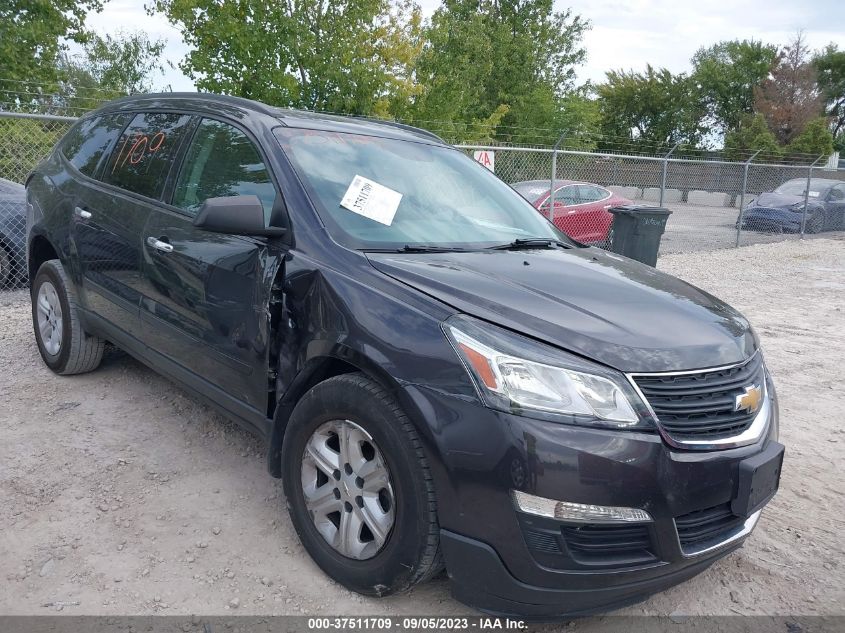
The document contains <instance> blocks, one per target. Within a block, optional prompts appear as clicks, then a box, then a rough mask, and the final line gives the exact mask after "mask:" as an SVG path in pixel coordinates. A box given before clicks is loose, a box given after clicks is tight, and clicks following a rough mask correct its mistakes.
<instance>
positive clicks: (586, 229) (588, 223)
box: [511, 180, 632, 244]
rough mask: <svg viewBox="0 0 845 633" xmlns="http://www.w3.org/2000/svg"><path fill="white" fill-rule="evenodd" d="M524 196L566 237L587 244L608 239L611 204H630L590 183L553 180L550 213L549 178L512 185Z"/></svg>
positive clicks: (626, 200)
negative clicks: (553, 191) (553, 190)
mask: <svg viewBox="0 0 845 633" xmlns="http://www.w3.org/2000/svg"><path fill="white" fill-rule="evenodd" d="M511 187H513V188H514V189H516V191H517V193H519V194H520V195H521V196H522V197H523V198H525V199H526V200H528V202H530V203H531V204H532V205H534V206H535V207H536V208H537V210H538V211H540V213H542V214H543V215H544V216H546V217H547V218H549V219H550V220H551V221H552V222H554V225H555V226H556V227H557V228H559V229H560V230H561V231H563V232H564V233H566V234H567V235H569V237H571V238H573V239H576V240H578V241H579V242H584V243H586V244H596V243H599V244H601V243H603V242H605V240H607V236H608V232H609V231H610V224H611V222H612V221H613V215H611V214H610V213H608V211H607V210H608V209H609V208H610V207H615V206H619V205H623V204H632V202H631V201H630V200H628V199H627V198H623V197H621V196H617V195H616V194H615V193H613V192H612V191H610V190H609V189H606V188H604V187H600V186H599V185H594V184H592V183H589V182H577V181H573V180H558V181H556V182H555V197H554V206H553V208H551V214H550V213H549V211H550V207H549V181H548V180H525V181H523V182H516V183H513V184H512V185H511Z"/></svg>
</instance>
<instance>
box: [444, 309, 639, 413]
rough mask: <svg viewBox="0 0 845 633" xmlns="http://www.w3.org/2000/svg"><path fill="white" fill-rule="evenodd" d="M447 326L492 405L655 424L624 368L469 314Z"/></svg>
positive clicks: (516, 410)
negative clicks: (608, 366)
mask: <svg viewBox="0 0 845 633" xmlns="http://www.w3.org/2000/svg"><path fill="white" fill-rule="evenodd" d="M443 329H444V331H445V332H446V336H447V337H448V338H449V341H450V342H451V343H452V346H453V347H454V348H455V351H456V352H457V354H458V356H459V357H460V358H461V360H462V361H463V364H464V366H465V367H466V369H467V371H468V372H469V374H470V376H472V378H473V381H474V382H475V385H476V387H477V389H478V393H479V395H480V396H481V399H482V400H483V402H484V403H485V404H486V405H487V406H488V407H490V408H493V409H498V410H500V411H505V412H507V413H516V414H519V415H527V416H530V417H540V418H543V419H554V420H558V421H561V422H568V423H571V424H586V425H590V426H604V427H611V428H631V427H640V428H641V427H651V426H652V424H651V419H650V416H649V414H648V410H647V408H646V407H645V405H644V404H643V403H642V401H641V400H640V399H639V397H638V396H637V395H636V393H635V392H634V390H633V388H631V386H630V385H629V383H628V381H627V380H626V379H625V377H624V376H623V375H622V374H621V373H619V372H615V371H613V370H610V369H606V368H604V367H602V366H601V365H597V364H595V363H591V362H589V361H586V360H583V359H581V358H579V357H577V356H574V355H572V354H568V353H566V352H563V351H560V350H557V349H554V348H552V347H548V346H546V345H542V344H540V343H537V342H535V341H533V340H531V339H528V338H524V337H522V336H518V335H516V334H513V333H511V332H509V331H507V330H504V329H501V328H498V327H495V326H493V325H488V324H485V323H483V322H481V321H477V320H475V319H472V318H469V317H465V316H456V317H452V318H450V319H449V320H447V321H446V322H445V323H444V324H443Z"/></svg>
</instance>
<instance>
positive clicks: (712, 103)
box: [691, 40, 777, 134]
mask: <svg viewBox="0 0 845 633" xmlns="http://www.w3.org/2000/svg"><path fill="white" fill-rule="evenodd" d="M776 57H777V48H776V47H775V46H771V45H769V44H763V43H762V42H759V41H756V40H742V41H740V40H732V41H725V42H719V43H717V44H714V45H713V46H710V47H709V48H700V49H699V50H698V52H697V53H696V54H695V55H694V56H693V58H692V60H691V61H692V67H693V72H692V78H693V81H694V82H695V83H696V84H697V85H698V88H699V90H700V91H701V95H702V98H703V99H704V105H705V107H706V108H707V117H708V119H709V120H710V121H712V123H713V125H714V126H715V128H716V129H717V130H718V131H719V132H721V133H723V134H724V133H726V132H728V131H729V130H733V129H735V128H736V127H737V126H738V125H739V123H740V120H741V119H742V117H743V116H744V115H746V114H751V113H752V112H753V109H754V89H755V88H756V87H757V86H759V85H761V84H762V83H763V81H764V80H765V79H766V78H767V77H768V75H769V71H770V70H771V68H772V65H773V64H774V63H775V59H776Z"/></svg>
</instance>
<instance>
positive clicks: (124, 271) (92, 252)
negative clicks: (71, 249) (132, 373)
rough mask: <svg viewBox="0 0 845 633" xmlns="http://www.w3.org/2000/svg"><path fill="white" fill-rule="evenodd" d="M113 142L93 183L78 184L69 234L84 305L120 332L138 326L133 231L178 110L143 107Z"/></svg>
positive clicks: (174, 130)
mask: <svg viewBox="0 0 845 633" xmlns="http://www.w3.org/2000/svg"><path fill="white" fill-rule="evenodd" d="M130 116H131V121H129V124H128V125H127V126H126V128H125V129H124V130H123V132H122V134H121V135H120V137H119V138H118V139H117V140H116V142H115V143H114V144H113V146H112V147H113V148H112V149H111V153H110V155H109V157H108V159H107V160H106V161H105V164H103V165H101V166H99V167H98V174H97V175H98V180H99V182H93V181H92V182H89V183H87V184H86V185H85V191H84V194H82V195H80V196H79V200H78V202H77V204H76V206H75V208H74V220H73V235H74V244H75V247H76V251H77V258H78V261H79V268H80V271H81V277H82V284H81V285H82V292H83V296H84V299H83V301H84V304H85V307H87V308H88V309H89V310H91V311H92V312H94V313H95V314H97V315H98V316H100V317H102V318H104V319H105V320H107V321H108V322H109V323H110V324H111V325H112V326H116V327H118V328H120V329H122V330H124V331H125V332H127V333H129V334H131V335H133V336H137V335H138V334H139V332H140V315H139V303H140V297H141V294H140V288H141V233H142V231H143V228H144V225H145V224H146V222H147V217H148V215H149V213H150V210H151V208H153V207H154V206H155V205H156V204H157V203H158V199H159V198H160V196H161V194H162V192H163V190H164V183H165V181H166V179H167V175H168V173H169V170H170V166H171V164H172V160H173V158H174V156H175V154H176V152H177V151H178V148H179V145H180V143H181V141H182V139H183V137H184V134H185V132H186V131H187V129H188V124H189V123H190V120H191V117H190V116H188V115H184V114H169V113H143V114H135V115H130Z"/></svg>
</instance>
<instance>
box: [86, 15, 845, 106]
mask: <svg viewBox="0 0 845 633" xmlns="http://www.w3.org/2000/svg"><path fill="white" fill-rule="evenodd" d="M418 2H419V4H420V5H421V6H422V8H423V11H424V12H425V13H426V15H430V14H431V13H432V12H433V11H434V10H435V9H436V8H437V7H438V6H439V4H440V2H439V0H418ZM555 6H556V7H557V8H558V9H564V8H565V7H567V6H570V7H572V9H573V12H574V13H577V14H580V15H582V16H583V17H585V18H587V19H589V20H590V22H591V23H592V29H591V30H590V31H588V32H587V35H586V37H585V39H584V44H585V46H586V49H587V62H586V64H585V65H584V66H583V67H582V68H580V69H579V79H580V80H581V81H585V80H588V79H589V80H592V81H601V80H602V79H604V73H605V71H607V70H609V69H618V68H624V69H630V68H634V69H636V70H642V69H644V68H645V65H646V64H647V63H651V64H652V65H653V66H658V67H659V66H665V67H666V68H668V69H669V70H671V71H673V72H681V71H685V70H688V69H689V59H690V57H692V55H693V54H694V53H695V51H696V50H698V49H699V48H700V47H701V46H708V45H710V44H712V43H714V42H717V41H719V40H727V39H736V38H739V39H747V38H755V39H760V40H763V41H765V42H770V43H773V44H782V43H784V42H787V41H788V40H789V39H790V38H791V37H793V36H794V34H795V32H796V31H798V30H799V29H802V30H804V32H805V35H806V38H807V42H808V44H809V45H810V47H811V48H813V49H817V48H821V47H823V46H825V45H827V44H828V43H830V42H836V43H838V44H839V47H840V48H845V28H843V26H845V4H843V0H715V1H713V0H572V1H569V2H567V1H562V0H556V2H555ZM87 24H88V26H89V27H90V28H92V29H94V30H96V31H98V32H100V33H111V34H114V33H115V32H117V31H119V30H121V29H123V30H130V31H131V30H143V31H146V32H147V33H148V34H149V36H150V38H151V39H156V38H162V39H164V40H166V41H167V48H166V49H165V57H166V59H167V60H169V61H170V62H172V63H173V65H174V66H177V64H178V62H179V61H180V60H181V59H182V58H183V57H184V56H185V53H186V52H187V47H186V46H185V45H184V44H183V43H182V39H181V37H180V35H179V32H178V31H177V30H176V29H174V28H173V27H171V26H170V25H169V24H168V23H167V20H165V19H164V18H163V17H161V16H160V15H157V16H155V17H150V16H148V15H147V14H146V13H145V12H144V9H143V3H142V2H140V1H138V0H110V1H109V2H107V3H106V5H105V8H104V9H103V11H102V12H101V13H99V14H93V15H90V16H89V17H88V22H87ZM157 83H160V85H161V86H166V85H168V84H169V85H170V86H172V88H173V90H193V83H192V82H191V80H190V79H188V78H187V77H185V76H184V75H183V74H182V72H181V71H179V70H178V68H176V69H175V70H169V71H168V72H167V74H166V75H165V77H163V78H161V79H160V80H159V82H157Z"/></svg>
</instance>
